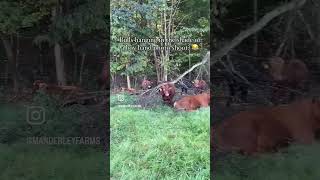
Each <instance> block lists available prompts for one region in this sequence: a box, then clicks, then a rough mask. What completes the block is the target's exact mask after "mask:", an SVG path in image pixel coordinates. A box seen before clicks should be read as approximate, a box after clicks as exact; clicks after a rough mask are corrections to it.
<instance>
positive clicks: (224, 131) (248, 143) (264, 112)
mask: <svg viewBox="0 0 320 180" xmlns="http://www.w3.org/2000/svg"><path fill="white" fill-rule="evenodd" d="M319 129H320V100H319V99H318V98H310V99H304V100H300V101H295V102H293V103H291V104H288V105H280V106H275V107H262V108H257V109H255V110H250V111H243V112H240V113H238V114H236V115H234V116H232V117H230V118H228V119H226V120H224V121H223V122H222V123H220V124H217V125H216V126H214V127H213V128H212V136H213V137H211V138H212V143H213V151H214V152H240V153H243V154H248V155H250V154H256V153H261V152H272V151H275V150H278V148H279V147H282V146H283V145H288V143H290V142H295V143H300V144H311V143H313V142H314V141H315V133H316V131H317V130H319Z"/></svg>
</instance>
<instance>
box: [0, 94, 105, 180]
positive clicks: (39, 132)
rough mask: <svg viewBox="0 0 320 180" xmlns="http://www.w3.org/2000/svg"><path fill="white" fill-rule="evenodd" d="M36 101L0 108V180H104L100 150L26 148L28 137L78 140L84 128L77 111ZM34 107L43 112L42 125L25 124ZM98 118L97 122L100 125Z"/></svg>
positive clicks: (48, 102)
mask: <svg viewBox="0 0 320 180" xmlns="http://www.w3.org/2000/svg"><path fill="white" fill-rule="evenodd" d="M40 99H41V101H42V102H40V101H36V102H35V103H34V104H28V105H27V104H18V103H16V104H11V105H9V104H7V105H3V104H2V105H0V126H1V131H0V169H1V171H0V179H1V180H92V179H94V180H100V179H101V180H102V179H106V173H107V167H106V164H107V163H106V156H105V154H104V153H103V151H102V148H100V149H99V148H98V147H97V146H96V147H94V146H90V145H81V146H80V145H75V144H72V145H64V146H63V145H60V146H54V145H49V144H47V145H39V144H27V140H26V138H28V137H82V132H83V131H82V129H83V126H85V125H82V124H81V123H80V122H82V121H81V118H80V116H81V114H80V112H81V111H80V110H81V109H76V107H68V108H59V107H58V106H56V105H55V103H54V102H52V101H51V100H46V99H44V98H40ZM35 106H41V107H43V109H44V110H45V121H44V123H43V124H39V125H31V124H29V123H28V121H27V118H28V116H29V115H28V114H30V110H27V109H28V107H29V108H30V107H35ZM83 108H85V107H83ZM35 110H36V109H33V111H35ZM88 111H89V110H88ZM95 114H97V115H99V114H98V113H95ZM100 116H101V115H99V117H98V118H97V121H101V122H102V121H103V118H100ZM101 124H102V123H101Z"/></svg>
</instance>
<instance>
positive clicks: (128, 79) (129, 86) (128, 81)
mask: <svg viewBox="0 0 320 180" xmlns="http://www.w3.org/2000/svg"><path fill="white" fill-rule="evenodd" d="M128 67H129V64H127V65H126V68H128ZM126 76H127V87H128V89H131V83H130V76H129V75H128V74H127V75H126Z"/></svg>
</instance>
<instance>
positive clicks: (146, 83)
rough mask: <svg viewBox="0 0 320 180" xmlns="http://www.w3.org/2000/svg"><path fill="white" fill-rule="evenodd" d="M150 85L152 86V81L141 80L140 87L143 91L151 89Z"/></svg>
mask: <svg viewBox="0 0 320 180" xmlns="http://www.w3.org/2000/svg"><path fill="white" fill-rule="evenodd" d="M152 84H153V82H152V81H149V80H147V79H143V80H142V83H141V87H142V89H143V90H146V89H151V88H152Z"/></svg>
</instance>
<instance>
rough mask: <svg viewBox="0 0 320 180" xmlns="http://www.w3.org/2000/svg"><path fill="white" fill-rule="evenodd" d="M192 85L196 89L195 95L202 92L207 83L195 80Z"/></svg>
mask: <svg viewBox="0 0 320 180" xmlns="http://www.w3.org/2000/svg"><path fill="white" fill-rule="evenodd" d="M192 83H193V86H194V87H195V88H196V93H200V92H203V91H204V90H205V89H206V87H207V83H206V82H205V81H204V80H198V79H196V80H194V81H193V82H192Z"/></svg>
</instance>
